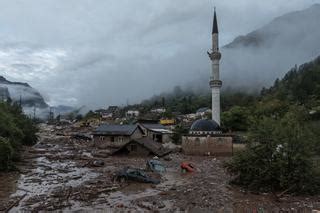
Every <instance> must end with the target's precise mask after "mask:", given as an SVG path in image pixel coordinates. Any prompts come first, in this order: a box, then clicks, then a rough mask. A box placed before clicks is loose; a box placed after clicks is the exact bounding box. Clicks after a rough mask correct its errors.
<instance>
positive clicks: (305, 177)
mask: <svg viewBox="0 0 320 213" xmlns="http://www.w3.org/2000/svg"><path fill="white" fill-rule="evenodd" d="M305 119H306V113H305V111H304V110H302V109H298V110H297V109H294V110H291V111H290V112H288V113H286V114H285V116H284V117H283V118H281V119H275V118H270V117H263V118H262V119H261V120H260V119H259V120H257V121H256V123H254V124H253V125H252V128H251V130H250V137H249V143H248V144H247V148H246V149H245V150H244V151H242V152H239V153H237V154H236V155H235V156H234V157H233V158H232V160H231V161H230V162H228V163H227V164H226V167H227V169H228V171H229V172H230V173H231V174H232V175H233V177H234V179H233V183H235V184H238V185H241V186H244V187H247V188H248V189H251V190H257V191H272V192H276V191H280V190H285V191H287V192H298V193H319V190H320V185H319V184H320V173H319V168H318V166H317V165H316V164H315V163H314V157H315V156H316V155H315V154H316V153H315V151H314V150H315V146H316V138H315V135H314V134H312V132H311V131H310V129H309V128H307V126H306V120H305Z"/></svg>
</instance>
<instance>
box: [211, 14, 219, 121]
mask: <svg viewBox="0 0 320 213" xmlns="http://www.w3.org/2000/svg"><path fill="white" fill-rule="evenodd" d="M208 55H209V57H210V59H211V62H212V76H211V78H210V87H211V90H212V120H214V121H215V122H217V123H218V124H219V125H220V89H221V86H222V81H220V76H219V64H220V59H221V53H220V52H219V31H218V22H217V14H216V8H214V16H213V27H212V52H211V53H209V52H208Z"/></svg>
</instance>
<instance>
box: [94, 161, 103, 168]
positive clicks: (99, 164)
mask: <svg viewBox="0 0 320 213" xmlns="http://www.w3.org/2000/svg"><path fill="white" fill-rule="evenodd" d="M92 166H95V167H102V166H104V161H102V160H94V161H93V162H92Z"/></svg>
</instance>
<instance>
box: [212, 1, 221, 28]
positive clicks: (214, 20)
mask: <svg viewBox="0 0 320 213" xmlns="http://www.w3.org/2000/svg"><path fill="white" fill-rule="evenodd" d="M215 33H217V34H218V33H219V30H218V21H217V13H216V7H214V15H213V26H212V34H215Z"/></svg>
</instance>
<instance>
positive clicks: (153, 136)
mask: <svg viewBox="0 0 320 213" xmlns="http://www.w3.org/2000/svg"><path fill="white" fill-rule="evenodd" d="M139 126H140V127H141V129H142V130H143V132H144V136H145V137H147V138H149V139H150V140H152V141H154V142H158V143H169V142H171V141H172V140H171V136H172V134H173V132H172V131H171V130H169V129H168V128H167V127H165V126H163V125H162V124H159V123H150V122H149V123H139Z"/></svg>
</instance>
